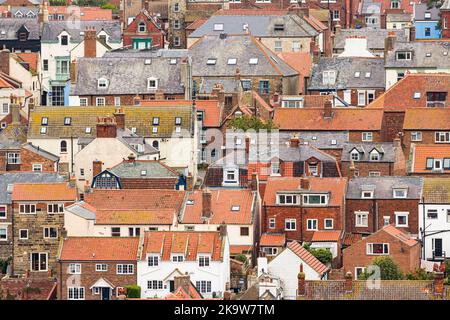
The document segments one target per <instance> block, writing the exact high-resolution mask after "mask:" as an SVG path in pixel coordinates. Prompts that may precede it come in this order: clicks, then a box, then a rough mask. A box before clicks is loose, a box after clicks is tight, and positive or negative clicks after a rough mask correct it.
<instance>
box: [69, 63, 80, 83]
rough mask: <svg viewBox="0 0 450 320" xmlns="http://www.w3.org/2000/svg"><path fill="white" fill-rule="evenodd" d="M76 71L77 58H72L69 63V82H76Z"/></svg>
mask: <svg viewBox="0 0 450 320" xmlns="http://www.w3.org/2000/svg"><path fill="white" fill-rule="evenodd" d="M77 72H78V68H77V60H73V61H72V62H71V63H70V83H71V84H74V83H77Z"/></svg>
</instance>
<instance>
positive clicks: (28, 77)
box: [9, 56, 40, 111]
mask: <svg viewBox="0 0 450 320" xmlns="http://www.w3.org/2000/svg"><path fill="white" fill-rule="evenodd" d="M9 61H10V62H9V75H10V76H11V77H13V78H15V79H17V80H19V81H20V82H22V88H23V89H26V90H28V91H30V92H31V93H32V95H33V97H32V98H33V100H34V104H35V105H39V104H40V83H39V78H38V75H37V74H36V75H33V74H32V73H31V72H30V71H28V70H27V69H25V68H24V67H23V66H22V65H21V64H20V63H19V62H17V60H16V59H14V58H13V57H12V56H10V58H9ZM36 72H37V73H39V72H40V68H39V63H38V70H36ZM24 111H27V110H24Z"/></svg>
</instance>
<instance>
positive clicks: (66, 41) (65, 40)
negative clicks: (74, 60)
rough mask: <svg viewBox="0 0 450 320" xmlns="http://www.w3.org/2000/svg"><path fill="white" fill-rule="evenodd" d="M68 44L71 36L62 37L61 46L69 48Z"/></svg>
mask: <svg viewBox="0 0 450 320" xmlns="http://www.w3.org/2000/svg"><path fill="white" fill-rule="evenodd" d="M68 44H69V36H67V35H62V36H61V45H62V46H67V45H68Z"/></svg>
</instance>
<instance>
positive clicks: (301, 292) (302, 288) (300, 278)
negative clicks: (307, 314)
mask: <svg viewBox="0 0 450 320" xmlns="http://www.w3.org/2000/svg"><path fill="white" fill-rule="evenodd" d="M297 295H298V296H305V295H306V281H305V273H304V272H303V264H300V272H299V273H298V275H297Z"/></svg>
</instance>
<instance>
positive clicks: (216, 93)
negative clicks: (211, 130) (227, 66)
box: [211, 83, 225, 107]
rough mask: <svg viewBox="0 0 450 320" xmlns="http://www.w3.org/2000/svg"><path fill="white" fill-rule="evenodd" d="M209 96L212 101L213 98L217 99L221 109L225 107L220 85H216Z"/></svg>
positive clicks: (223, 93) (222, 90)
mask: <svg viewBox="0 0 450 320" xmlns="http://www.w3.org/2000/svg"><path fill="white" fill-rule="evenodd" d="M211 95H212V96H213V99H214V97H217V101H219V104H220V106H221V107H223V106H225V90H224V88H223V85H222V84H220V83H216V84H215V85H214V88H213V89H212V92H211Z"/></svg>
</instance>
